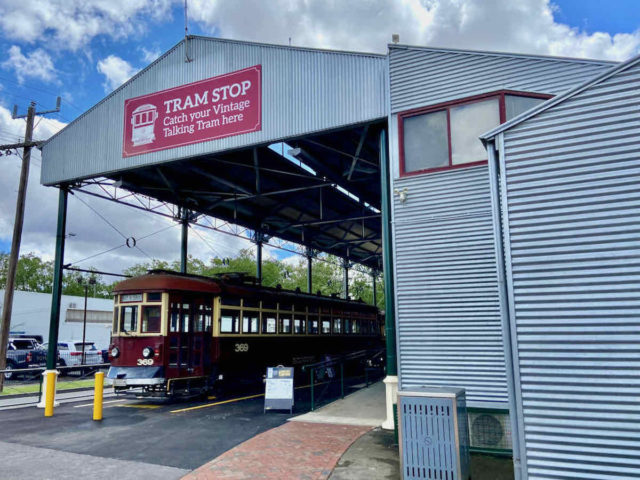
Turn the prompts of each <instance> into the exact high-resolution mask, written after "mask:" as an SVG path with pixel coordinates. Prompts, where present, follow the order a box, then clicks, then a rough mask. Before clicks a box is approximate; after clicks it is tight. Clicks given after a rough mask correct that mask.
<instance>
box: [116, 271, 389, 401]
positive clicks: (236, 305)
mask: <svg viewBox="0 0 640 480" xmlns="http://www.w3.org/2000/svg"><path fill="white" fill-rule="evenodd" d="M114 295H115V306H114V316H113V331H112V340H111V345H110V347H109V360H110V362H111V368H110V369H109V372H108V374H107V378H108V379H111V380H112V382H113V387H114V389H115V391H116V393H127V392H128V393H134V394H135V395H141V396H158V397H161V396H162V397H164V396H179V395H189V394H198V393H204V392H207V391H211V390H212V389H213V388H214V387H217V386H220V385H225V384H227V385H228V384H237V383H241V382H256V381H260V380H261V379H262V376H263V374H264V372H265V369H266V367H267V366H275V365H287V366H294V367H296V366H301V365H303V364H308V363H312V362H314V361H318V360H324V359H326V358H330V357H332V356H336V355H344V354H347V353H350V352H354V351H363V350H369V349H376V348H382V347H383V339H382V334H383V326H382V325H381V321H382V320H381V319H382V317H381V316H380V315H379V313H378V310H377V309H376V308H375V307H373V306H371V305H366V304H364V303H363V302H362V301H352V300H344V299H339V298H337V297H333V296H332V297H327V296H322V295H312V294H307V293H301V292H299V291H288V290H283V289H281V288H268V287H263V286H260V285H258V284H256V282H255V279H254V278H253V277H248V276H246V275H243V274H224V275H220V276H218V277H202V276H196V275H187V274H180V273H176V272H169V271H162V270H154V271H150V272H149V273H148V274H146V275H142V276H139V277H135V278H131V279H127V280H124V281H122V282H120V283H118V284H117V285H116V286H115V288H114Z"/></svg>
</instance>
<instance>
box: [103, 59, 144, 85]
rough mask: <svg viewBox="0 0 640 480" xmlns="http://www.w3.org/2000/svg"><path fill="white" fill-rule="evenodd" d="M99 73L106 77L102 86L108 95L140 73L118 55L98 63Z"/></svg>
mask: <svg viewBox="0 0 640 480" xmlns="http://www.w3.org/2000/svg"><path fill="white" fill-rule="evenodd" d="M98 71H99V72H100V73H101V74H103V75H104V76H105V77H106V80H105V83H103V84H102V85H103V87H104V89H105V91H106V92H107V93H108V92H110V91H112V90H115V89H116V88H118V87H119V86H120V85H122V84H123V83H124V82H126V81H127V80H129V79H130V78H131V77H132V76H133V75H135V74H136V73H137V72H138V69H136V68H134V67H133V66H131V64H130V63H129V62H127V61H126V60H123V59H122V58H120V57H118V56H116V55H109V56H108V57H107V58H103V59H102V60H100V61H98Z"/></svg>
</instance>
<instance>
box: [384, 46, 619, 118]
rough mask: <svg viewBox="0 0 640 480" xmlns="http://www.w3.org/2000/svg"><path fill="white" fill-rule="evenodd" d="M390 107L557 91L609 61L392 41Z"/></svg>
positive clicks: (599, 69) (573, 83) (397, 110)
mask: <svg viewBox="0 0 640 480" xmlns="http://www.w3.org/2000/svg"><path fill="white" fill-rule="evenodd" d="M389 59H390V75H391V91H390V93H391V112H392V113H396V112H399V111H402V110H408V109H411V108H416V107H421V106H425V105H434V104H437V103H442V102H446V101H449V100H454V99H457V98H464V97H470V96H473V95H479V94H482V93H486V92H492V91H495V90H522V91H528V92H539V93H548V94H552V95H557V94H559V93H562V92H565V91H567V90H569V88H571V87H574V86H575V85H577V84H579V83H581V82H583V81H586V80H588V79H589V78H592V77H594V76H595V75H597V74H598V73H600V72H602V71H604V70H606V69H608V68H610V67H611V65H612V63H609V62H601V61H590V60H566V59H561V58H552V57H540V56H531V55H516V54H501V53H480V52H467V51H460V50H446V49H437V48H435V49H431V48H421V47H407V46H402V45H397V46H394V45H391V46H390V49H389Z"/></svg>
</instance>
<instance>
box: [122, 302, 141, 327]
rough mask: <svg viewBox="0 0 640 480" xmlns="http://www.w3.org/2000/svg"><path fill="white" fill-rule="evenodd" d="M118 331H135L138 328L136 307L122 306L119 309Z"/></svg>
mask: <svg viewBox="0 0 640 480" xmlns="http://www.w3.org/2000/svg"><path fill="white" fill-rule="evenodd" d="M120 311H121V315H120V331H121V332H135V331H137V330H138V307H137V306H135V307H122V308H121V309H120Z"/></svg>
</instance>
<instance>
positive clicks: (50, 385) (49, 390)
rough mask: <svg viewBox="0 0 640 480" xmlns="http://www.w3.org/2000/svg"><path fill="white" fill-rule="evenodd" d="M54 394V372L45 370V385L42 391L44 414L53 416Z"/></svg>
mask: <svg viewBox="0 0 640 480" xmlns="http://www.w3.org/2000/svg"><path fill="white" fill-rule="evenodd" d="M55 396H56V372H51V371H50V372H47V386H46V390H45V392H44V416H45V417H53V401H54V400H55Z"/></svg>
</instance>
